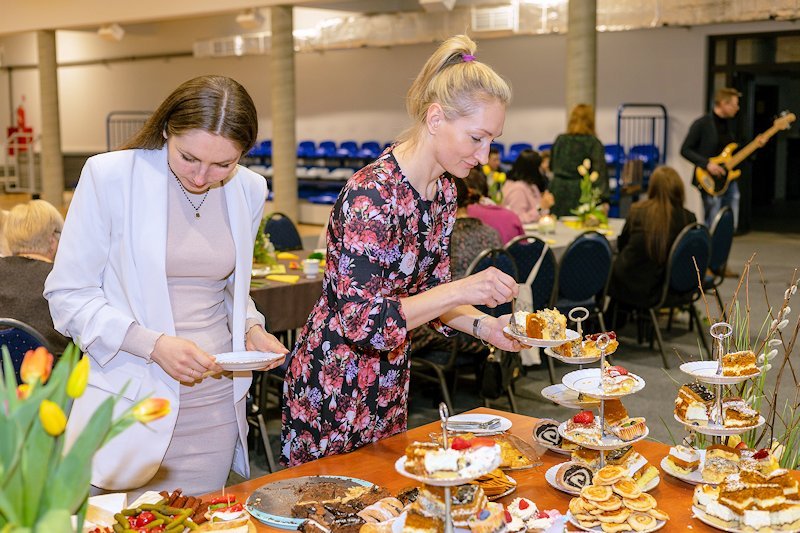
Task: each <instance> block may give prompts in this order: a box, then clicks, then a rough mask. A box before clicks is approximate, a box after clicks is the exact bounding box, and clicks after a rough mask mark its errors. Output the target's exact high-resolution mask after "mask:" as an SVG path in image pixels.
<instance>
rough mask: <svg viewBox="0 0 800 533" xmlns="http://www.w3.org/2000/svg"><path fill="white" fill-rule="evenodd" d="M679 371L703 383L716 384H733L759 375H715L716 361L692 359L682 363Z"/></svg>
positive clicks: (757, 373)
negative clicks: (689, 361)
mask: <svg viewBox="0 0 800 533" xmlns="http://www.w3.org/2000/svg"><path fill="white" fill-rule="evenodd" d="M681 371H682V372H685V373H686V374H689V375H690V376H692V377H693V378H695V379H696V380H697V381H702V382H703V383H714V384H717V385H733V384H736V383H741V382H742V381H747V380H748V379H753V378H756V377H758V376H759V374H760V372H756V373H755V374H750V375H749V376H718V375H717V362H716V361H693V362H691V363H683V364H682V365H681Z"/></svg>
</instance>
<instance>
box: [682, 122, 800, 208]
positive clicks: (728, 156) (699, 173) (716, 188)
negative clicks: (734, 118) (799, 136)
mask: <svg viewBox="0 0 800 533" xmlns="http://www.w3.org/2000/svg"><path fill="white" fill-rule="evenodd" d="M796 118H797V117H795V115H794V113H789V112H788V111H784V112H783V113H781V114H780V116H779V117H778V118H776V119H775V121H774V122H773V123H772V127H771V128H769V129H768V130H767V131H765V132H764V133H762V134H761V135H760V137H762V138H763V139H764V142H766V141H768V140H769V139H771V138H772V136H773V135H775V134H776V133H778V132H779V131H781V130H788V129H789V128H790V127H791V124H792V122H794V121H795V119H796ZM737 146H738V145H737V144H736V143H731V144H729V145H728V146H726V147H725V149H724V150H722V153H721V154H719V155H718V156H716V157H712V158H711V159H709V162H710V163H716V164H718V165H720V166H721V167H723V168H724V169H725V174H723V175H722V176H712V175H711V174H710V173H709V172H708V171H707V170H706V169H704V168H700V167H697V168H696V169H695V171H694V176H695V178H696V179H697V183H698V185H699V186H700V187H701V188H702V189H703V190H704V191H706V192H707V193H708V194H710V195H711V196H719V195H721V194H723V193H724V192H725V191H727V190H728V186H729V185H730V183H731V182H732V181H733V180H735V179H736V178H738V177H739V176H740V175H741V173H742V171H741V170H736V167H737V166H739V163H741V162H742V161H744V160H745V159H747V158H748V157H749V156H750V154H752V153H753V152H755V151H756V150H757V149H758V148H759V142H758V137H756V138H755V139H753V140H752V141H750V144H748V145H747V146H745V147H744V148H742V149H741V150H739V151H738V152H736V153H735V154H734V153H733V151H734V150H736V148H737Z"/></svg>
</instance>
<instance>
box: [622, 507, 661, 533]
mask: <svg viewBox="0 0 800 533" xmlns="http://www.w3.org/2000/svg"><path fill="white" fill-rule="evenodd" d="M628 524H630V526H631V527H632V528H633V530H634V531H647V530H648V529H653V528H654V527H656V525H657V524H658V520H656V519H655V518H653V517H652V516H650V515H649V514H646V513H640V512H638V511H637V512H633V513H631V515H630V516H629V517H628Z"/></svg>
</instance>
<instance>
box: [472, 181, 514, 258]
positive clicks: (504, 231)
mask: <svg viewBox="0 0 800 533" xmlns="http://www.w3.org/2000/svg"><path fill="white" fill-rule="evenodd" d="M465 181H466V183H467V187H469V188H470V189H472V190H473V191H478V192H479V193H480V198H479V199H478V201H477V202H473V203H471V204H469V205H468V206H467V214H468V215H469V216H471V217H473V218H477V219H479V220H481V221H482V222H483V223H484V224H486V225H487V226H491V227H493V228H494V229H496V230H497V233H499V234H500V240H501V241H502V242H504V243H506V242H508V241H510V240H511V239H513V238H514V237H516V236H518V235H524V234H525V230H524V229H523V228H522V221H521V220H520V219H519V216H518V215H517V214H516V213H514V212H513V211H511V210H510V209H507V208H505V207H503V206H501V205H497V204H496V203H494V202H493V201H492V200H491V198H488V197H487V196H486V195H487V194H488V193H489V189H488V187H487V186H486V180H484V179H483V173H482V172H481V171H480V170H479V169H476V168H473V169H472V170H470V172H469V175H468V176H467V177H466V178H465Z"/></svg>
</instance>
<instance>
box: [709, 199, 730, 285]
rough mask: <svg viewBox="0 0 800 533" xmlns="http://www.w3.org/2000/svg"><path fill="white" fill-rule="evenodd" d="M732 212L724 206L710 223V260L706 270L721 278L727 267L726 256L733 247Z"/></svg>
mask: <svg viewBox="0 0 800 533" xmlns="http://www.w3.org/2000/svg"><path fill="white" fill-rule="evenodd" d="M733 232H734V227H733V211H732V210H731V208H730V207H728V206H725V207H723V208H722V209H720V210H719V212H718V213H717V215H716V216H715V217H714V221H713V222H712V223H711V258H710V259H709V262H708V268H709V269H710V270H711V272H713V273H714V274H716V275H718V276H722V275H723V274H724V273H725V268H726V267H727V265H728V256H729V255H730V253H731V246H732V245H733Z"/></svg>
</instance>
